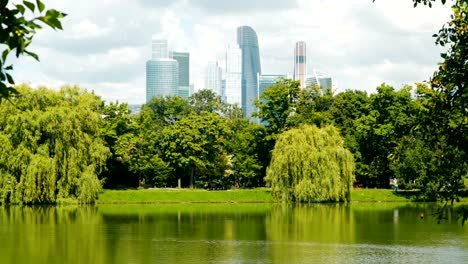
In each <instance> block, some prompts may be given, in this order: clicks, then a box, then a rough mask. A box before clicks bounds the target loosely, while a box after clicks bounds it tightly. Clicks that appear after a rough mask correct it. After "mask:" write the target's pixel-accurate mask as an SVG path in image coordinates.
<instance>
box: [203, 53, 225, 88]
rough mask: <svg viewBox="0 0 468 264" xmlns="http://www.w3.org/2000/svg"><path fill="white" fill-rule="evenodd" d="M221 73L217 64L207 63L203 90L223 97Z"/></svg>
mask: <svg viewBox="0 0 468 264" xmlns="http://www.w3.org/2000/svg"><path fill="white" fill-rule="evenodd" d="M222 74H223V71H222V69H221V67H219V65H218V62H217V61H215V62H209V63H208V65H207V66H206V71H205V89H209V90H212V91H213V92H214V93H215V94H217V95H219V96H222V95H223V76H222Z"/></svg>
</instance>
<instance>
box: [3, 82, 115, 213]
mask: <svg viewBox="0 0 468 264" xmlns="http://www.w3.org/2000/svg"><path fill="white" fill-rule="evenodd" d="M18 91H19V93H20V96H19V97H17V98H12V99H11V101H9V102H2V103H1V104H0V145H1V146H2V148H1V149H0V203H3V204H6V203H13V204H23V203H26V204H33V203H55V202H57V200H58V199H70V198H71V199H76V200H78V201H79V202H81V203H91V202H93V201H94V200H95V199H96V198H97V195H98V193H99V192H100V191H101V189H102V182H101V181H100V180H99V179H98V177H97V175H98V174H99V173H100V172H101V170H102V169H103V168H104V165H105V162H106V159H107V158H108V157H109V153H110V152H109V149H108V148H107V147H105V145H104V142H103V140H102V139H101V138H100V136H99V131H100V122H101V116H100V114H99V113H98V111H97V109H98V106H99V105H100V104H101V100H100V99H99V97H97V96H96V95H94V94H92V93H88V92H86V91H83V90H81V89H79V88H77V87H64V88H62V89H61V90H60V91H53V90H49V89H46V88H40V89H37V90H33V89H31V88H30V87H28V86H25V85H23V86H21V87H18Z"/></svg>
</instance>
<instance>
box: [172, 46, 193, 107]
mask: <svg viewBox="0 0 468 264" xmlns="http://www.w3.org/2000/svg"><path fill="white" fill-rule="evenodd" d="M169 57H170V58H171V59H174V60H176V61H177V62H178V63H179V88H178V93H177V94H178V95H179V96H180V97H182V98H184V99H185V100H188V98H189V93H190V92H189V90H190V54H189V53H188V52H176V51H171V52H170V53H169Z"/></svg>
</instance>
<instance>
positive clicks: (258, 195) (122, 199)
mask: <svg viewBox="0 0 468 264" xmlns="http://www.w3.org/2000/svg"><path fill="white" fill-rule="evenodd" d="M415 201H418V202H423V201H424V200H422V199H421V198H418V196H417V192H414V191H398V192H397V193H394V192H392V190H390V189H353V190H351V202H353V203H366V202H368V203H375V202H415ZM274 202H275V201H274V199H273V197H272V195H271V191H270V190H269V189H268V188H257V189H237V190H228V191H207V190H202V189H140V190H136V189H130V190H104V192H103V193H101V194H100V195H99V199H98V200H97V203H98V204H144V203H168V204H173V203H274ZM426 202H430V201H426ZM461 202H462V203H468V197H464V198H462V199H461Z"/></svg>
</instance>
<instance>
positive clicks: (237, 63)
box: [224, 44, 242, 107]
mask: <svg viewBox="0 0 468 264" xmlns="http://www.w3.org/2000/svg"><path fill="white" fill-rule="evenodd" d="M225 78H226V86H225V91H224V95H225V99H226V102H227V103H229V104H237V105H238V106H239V107H240V106H242V50H241V49H240V48H239V45H237V44H231V45H229V46H228V48H227V50H226V75H225Z"/></svg>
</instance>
